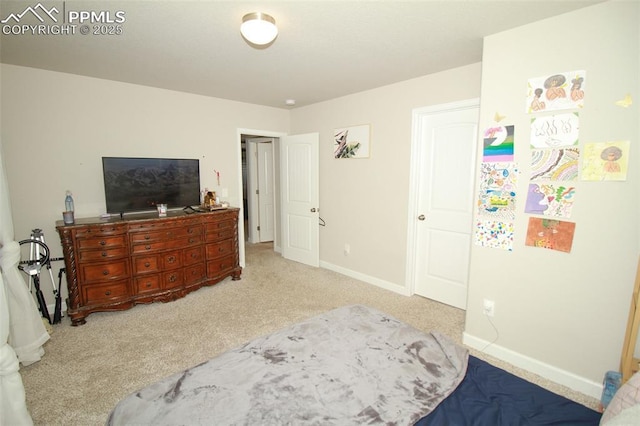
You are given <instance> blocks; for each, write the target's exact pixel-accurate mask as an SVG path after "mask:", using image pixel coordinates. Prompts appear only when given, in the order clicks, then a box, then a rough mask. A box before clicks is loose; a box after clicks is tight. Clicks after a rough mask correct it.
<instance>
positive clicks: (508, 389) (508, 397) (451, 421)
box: [416, 356, 602, 426]
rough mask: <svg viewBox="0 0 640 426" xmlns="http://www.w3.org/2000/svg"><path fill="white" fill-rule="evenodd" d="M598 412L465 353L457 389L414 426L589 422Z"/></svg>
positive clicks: (596, 420)
mask: <svg viewBox="0 0 640 426" xmlns="http://www.w3.org/2000/svg"><path fill="white" fill-rule="evenodd" d="M601 416H602V415H601V414H600V413H598V412H597V411H594V410H591V409H590V408H587V407H585V406H583V405H581V404H578V403H576V402H573V401H571V400H569V399H567V398H565V397H563V396H560V395H557V394H555V393H553V392H550V391H548V390H546V389H544V388H542V387H540V386H538V385H535V384H533V383H530V382H528V381H526V380H524V379H521V378H519V377H517V376H515V375H513V374H511V373H509V372H507V371H505V370H502V369H500V368H497V367H494V366H493V365H491V364H489V363H487V362H485V361H482V360H481V359H478V358H476V357H473V356H469V366H468V368H467V374H466V376H465V378H464V380H463V381H462V383H460V385H459V386H458V388H457V389H456V390H455V391H454V392H453V394H451V395H450V396H449V397H447V398H446V399H445V400H444V401H443V402H441V403H440V405H438V407H437V408H436V409H435V410H434V411H432V412H431V413H430V414H429V415H428V416H426V417H423V418H422V419H420V420H419V421H418V422H417V423H416V426H427V425H438V426H440V425H447V426H464V425H478V426H481V425H482V426H485V425H487V426H499V425H505V426H506V425H509V426H518V425H562V426H573V425H576V426H577V425H581V426H587V425H593V426H597V425H598V424H599V422H600V417H601Z"/></svg>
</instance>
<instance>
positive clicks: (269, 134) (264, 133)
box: [236, 128, 287, 268]
mask: <svg viewBox="0 0 640 426" xmlns="http://www.w3.org/2000/svg"><path fill="white" fill-rule="evenodd" d="M242 135H248V136H258V137H265V138H277V139H279V138H280V137H282V136H287V133H285V132H274V131H271V130H257V129H245V128H238V129H237V131H236V147H237V151H236V157H237V161H238V175H237V177H236V179H237V183H238V192H237V197H238V200H239V206H240V215H239V218H238V220H239V221H240V222H239V223H238V246H239V247H238V249H239V253H238V254H239V256H238V257H239V260H240V266H241V267H243V268H244V267H245V266H246V262H245V249H244V242H245V241H244V240H245V235H244V206H243V205H242V204H243V203H242V200H243V189H244V187H243V183H242ZM273 148H274V149H273V156H274V159H275V157H276V155H277V156H278V157H280V144H279V143H278V142H277V141H274V146H273ZM279 171H280V168H279V166H278V164H277V163H276V164H275V165H274V177H275V178H276V179H277V177H278V176H279ZM274 186H275V191H274V192H276V193H277V192H278V184H277V183H275V185H274ZM278 199H279V197H277V196H276V205H275V209H276V212H275V213H276V214H275V215H274V217H276V218H277V217H278V215H279V212H280V207H279V203H278ZM279 244H280V228H279V227H278V226H277V223H276V230H275V233H274V236H273V248H274V250H275V251H278V250H279V247H280V245H279Z"/></svg>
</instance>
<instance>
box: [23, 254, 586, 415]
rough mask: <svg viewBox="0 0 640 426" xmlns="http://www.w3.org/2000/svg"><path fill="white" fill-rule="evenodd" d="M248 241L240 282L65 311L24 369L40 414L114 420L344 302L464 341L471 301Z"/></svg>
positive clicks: (562, 390)
mask: <svg viewBox="0 0 640 426" xmlns="http://www.w3.org/2000/svg"><path fill="white" fill-rule="evenodd" d="M246 249H247V252H246V259H247V262H246V263H247V267H246V268H245V269H244V270H243V273H242V279H241V280H240V281H231V279H226V280H225V281H223V282H221V283H219V284H217V285H215V286H212V287H206V288H202V289H200V290H198V291H196V292H193V293H191V294H189V295H188V296H187V297H185V298H183V299H180V300H176V301H174V302H170V303H155V304H151V305H138V306H136V307H134V308H133V309H130V310H127V311H123V312H110V313H95V314H91V315H89V316H88V317H87V323H86V324H85V325H83V326H79V327H72V326H71V322H70V321H69V319H68V318H67V317H65V318H63V320H62V323H61V324H57V325H55V326H54V327H53V333H52V336H51V339H50V341H49V342H47V344H46V345H45V351H46V354H45V356H44V358H43V359H42V360H41V361H40V362H38V363H36V364H33V365H30V366H27V367H23V368H22V369H21V370H20V371H21V373H22V380H23V382H24V385H25V389H26V394H27V405H28V408H29V411H30V413H31V416H32V417H33V421H34V423H35V424H36V425H99V424H104V423H105V421H106V419H107V416H108V414H109V412H110V411H111V409H112V408H113V407H114V406H115V404H116V403H117V402H118V401H119V400H120V399H122V398H124V397H125V396H127V395H128V394H130V393H132V392H134V391H136V390H138V389H140V388H142V387H145V386H147V385H149V384H150V383H153V382H155V381H157V380H159V379H161V378H163V377H165V376H168V375H170V374H173V373H176V372H179V371H182V370H184V369H186V368H188V367H191V366H194V365H196V364H199V363H201V362H204V361H206V360H208V359H210V358H212V357H214V356H216V355H217V354H220V353H222V352H224V351H226V350H229V349H232V348H234V347H236V346H239V345H241V344H243V343H245V342H247V341H248V340H251V339H252V338H255V337H258V336H262V335H265V334H268V333H271V332H273V331H275V330H277V329H280V328H283V327H285V326H287V325H290V324H292V323H294V322H298V321H300V320H303V319H306V318H309V317H311V316H314V315H317V314H319V313H321V312H325V311H327V310H329V309H333V308H336V307H339V306H345V305H351V304H364V305H368V306H371V307H373V308H376V309H379V310H381V311H383V312H386V313H388V314H390V315H392V316H394V317H396V318H398V319H400V320H402V321H404V322H406V323H408V324H411V325H412V326H414V327H416V328H418V329H421V330H425V331H429V330H437V331H440V332H442V333H444V334H446V335H448V336H449V337H450V338H452V339H453V340H454V341H456V342H458V343H460V344H462V332H463V330H464V311H462V310H459V309H456V308H452V307H450V306H447V305H443V304H440V303H437V302H434V301H431V300H429V299H425V298H422V297H419V296H412V297H405V296H401V295H398V294H395V293H393V292H389V291H387V290H383V289H380V288H377V287H375V286H372V285H370V284H366V283H363V282H360V281H357V280H355V279H352V278H349V277H346V276H344V275H341V274H338V273H335V272H332V271H328V270H326V269H320V268H312V267H308V266H305V265H302V264H299V263H296V262H291V261H287V260H285V259H283V258H282V257H280V255H279V254H277V253H275V252H274V251H273V246H272V244H269V243H263V244H254V245H251V244H247V246H246ZM471 353H472V354H473V355H475V356H477V357H479V358H482V359H484V360H486V361H488V362H490V363H492V364H494V365H496V366H498V367H500V368H503V369H505V370H508V371H511V372H513V373H514V374H517V375H519V376H521V377H523V378H525V379H527V380H529V381H531V382H534V383H537V384H539V385H541V386H543V387H545V388H547V389H550V390H551V391H553V392H555V393H558V394H561V395H564V396H566V397H568V398H570V399H573V400H575V401H577V402H580V403H581V404H584V405H587V406H589V407H591V408H594V409H595V408H596V407H597V405H598V401H597V400H595V399H594V398H591V397H589V396H586V395H582V394H580V393H578V392H574V391H571V390H570V389H568V388H566V387H564V386H560V385H557V384H554V383H551V382H549V381H546V380H544V379H541V378H540V377H538V376H535V375H533V374H530V373H528V372H525V371H523V370H520V369H517V368H514V367H512V366H510V365H508V364H506V363H504V362H502V361H499V360H496V359H494V358H492V357H488V356H485V355H484V354H480V353H478V352H477V351H474V350H472V351H471Z"/></svg>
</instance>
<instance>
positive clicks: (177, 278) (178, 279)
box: [162, 269, 184, 288]
mask: <svg viewBox="0 0 640 426" xmlns="http://www.w3.org/2000/svg"><path fill="white" fill-rule="evenodd" d="M182 285H184V271H183V270H182V269H176V270H175V271H171V272H165V273H164V274H162V286H163V288H174V287H181V286H182Z"/></svg>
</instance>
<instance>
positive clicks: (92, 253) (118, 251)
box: [78, 247, 129, 263]
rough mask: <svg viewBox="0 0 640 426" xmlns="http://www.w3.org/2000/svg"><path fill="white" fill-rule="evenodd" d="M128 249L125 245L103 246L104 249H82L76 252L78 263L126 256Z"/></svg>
mask: <svg viewBox="0 0 640 426" xmlns="http://www.w3.org/2000/svg"><path fill="white" fill-rule="evenodd" d="M128 254H129V250H127V248H126V247H115V248H105V249H104V250H82V251H79V252H78V263H84V262H96V261H103V260H112V259H117V258H120V257H126V256H127V255H128Z"/></svg>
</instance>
